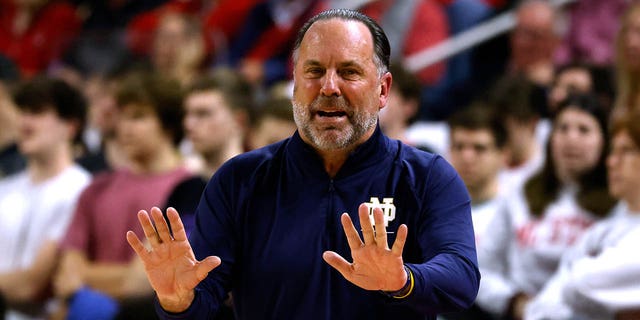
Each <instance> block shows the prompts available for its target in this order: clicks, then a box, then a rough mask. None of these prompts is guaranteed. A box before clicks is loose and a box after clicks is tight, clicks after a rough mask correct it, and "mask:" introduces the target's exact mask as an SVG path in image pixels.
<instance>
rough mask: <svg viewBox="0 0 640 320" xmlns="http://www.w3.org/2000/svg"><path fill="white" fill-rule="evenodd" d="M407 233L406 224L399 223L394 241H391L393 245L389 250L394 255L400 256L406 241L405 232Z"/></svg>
mask: <svg viewBox="0 0 640 320" xmlns="http://www.w3.org/2000/svg"><path fill="white" fill-rule="evenodd" d="M408 233H409V229H408V228H407V225H406V224H401V225H400V227H399V228H398V233H397V234H396V241H394V242H393V247H391V252H392V253H393V254H394V255H396V256H402V250H403V249H404V244H405V243H406V242H407V234H408Z"/></svg>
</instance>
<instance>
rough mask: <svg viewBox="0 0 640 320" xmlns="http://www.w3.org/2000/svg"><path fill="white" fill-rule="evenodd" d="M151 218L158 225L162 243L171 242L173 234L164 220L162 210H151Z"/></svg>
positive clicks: (154, 208)
mask: <svg viewBox="0 0 640 320" xmlns="http://www.w3.org/2000/svg"><path fill="white" fill-rule="evenodd" d="M151 217H152V218H153V222H154V223H155V225H156V231H157V232H158V236H159V237H160V240H161V241H162V242H170V241H171V233H169V226H168V225H167V220H165V219H164V216H163V215H162V211H161V210H160V208H158V207H153V208H151Z"/></svg>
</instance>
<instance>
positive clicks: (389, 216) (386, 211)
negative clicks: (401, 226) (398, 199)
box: [364, 197, 396, 227]
mask: <svg viewBox="0 0 640 320" xmlns="http://www.w3.org/2000/svg"><path fill="white" fill-rule="evenodd" d="M364 204H365V205H366V206H367V208H369V220H370V221H371V224H372V225H375V221H374V219H373V209H375V208H380V209H382V213H383V216H384V226H385V227H388V226H389V221H393V219H395V218H396V206H395V205H394V204H393V198H382V203H380V200H379V199H378V197H371V200H370V202H365V203H364Z"/></svg>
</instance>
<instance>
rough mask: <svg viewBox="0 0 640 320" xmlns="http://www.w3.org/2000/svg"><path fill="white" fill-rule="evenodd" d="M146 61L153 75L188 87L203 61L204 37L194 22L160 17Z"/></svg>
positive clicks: (191, 18)
mask: <svg viewBox="0 0 640 320" xmlns="http://www.w3.org/2000/svg"><path fill="white" fill-rule="evenodd" d="M149 58H150V59H151V64H152V68H153V69H154V70H155V71H156V72H158V73H160V74H161V75H163V76H165V77H169V78H174V79H177V80H178V81H179V82H180V83H181V84H182V85H183V86H189V85H190V84H191V83H192V82H193V81H194V80H195V79H196V78H198V77H199V76H200V75H201V73H202V71H203V68H204V65H205V61H206V48H205V43H204V37H203V34H202V29H201V27H200V25H199V22H198V20H196V18H195V17H194V16H190V15H187V14H182V13H166V14H164V15H162V16H161V17H160V21H159V22H158V28H157V29H156V30H155V36H154V38H153V44H152V51H151V55H150V57H149Z"/></svg>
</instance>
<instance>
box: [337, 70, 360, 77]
mask: <svg viewBox="0 0 640 320" xmlns="http://www.w3.org/2000/svg"><path fill="white" fill-rule="evenodd" d="M341 73H342V75H343V76H345V77H350V76H354V75H356V74H358V72H357V71H356V70H351V69H347V70H342V71H341Z"/></svg>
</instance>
